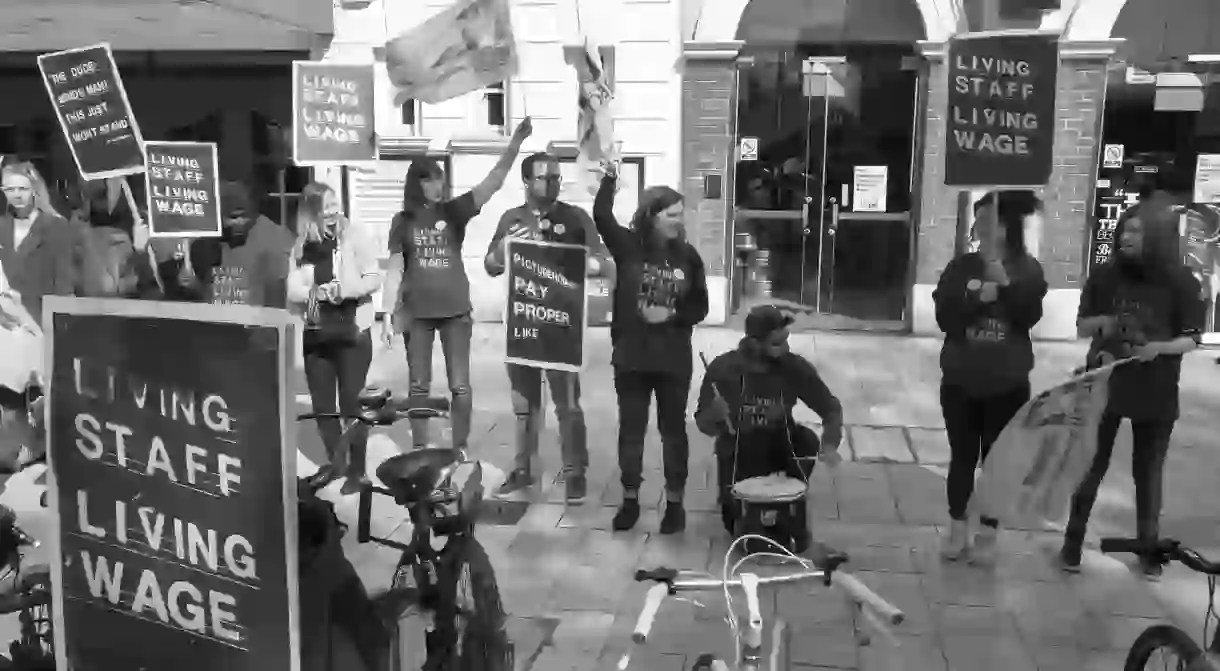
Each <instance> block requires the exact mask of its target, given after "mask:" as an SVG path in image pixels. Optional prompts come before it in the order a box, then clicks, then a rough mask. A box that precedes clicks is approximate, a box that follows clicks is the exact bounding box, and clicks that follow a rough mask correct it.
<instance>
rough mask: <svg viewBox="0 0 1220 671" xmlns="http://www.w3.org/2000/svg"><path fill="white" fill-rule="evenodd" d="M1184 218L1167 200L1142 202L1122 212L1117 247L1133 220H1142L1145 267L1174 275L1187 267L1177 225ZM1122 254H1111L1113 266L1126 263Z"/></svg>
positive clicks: (1115, 231) (1115, 230)
mask: <svg viewBox="0 0 1220 671" xmlns="http://www.w3.org/2000/svg"><path fill="white" fill-rule="evenodd" d="M1180 218H1181V213H1179V212H1178V211H1177V210H1176V208H1174V207H1173V206H1172V205H1171V204H1170V203H1169V202H1167V201H1149V202H1144V203H1140V204H1139V205H1136V206H1135V207H1133V208H1131V209H1129V210H1127V211H1126V212H1123V213H1122V215H1121V216H1119V218H1118V224H1117V225H1116V226H1115V227H1114V244H1115V245H1116V246H1117V245H1118V244H1120V242H1121V240H1122V237H1123V231H1125V230H1126V228H1127V226H1128V225H1130V223H1131V221H1132V220H1133V219H1139V220H1140V222H1141V223H1142V224H1143V225H1144V244H1143V254H1142V258H1141V259H1140V261H1141V262H1142V264H1143V266H1144V267H1145V268H1146V269H1147V270H1150V271H1153V272H1172V271H1173V270H1174V269H1176V268H1178V267H1179V266H1183V265H1185V261H1184V260H1183V258H1182V251H1181V247H1180V244H1181V240H1180V238H1181V236H1180V235H1179V233H1178V223H1179V221H1180ZM1123 260H1124V259H1123V258H1122V252H1118V251H1117V250H1116V253H1114V254H1111V255H1110V262H1111V263H1121V262H1123Z"/></svg>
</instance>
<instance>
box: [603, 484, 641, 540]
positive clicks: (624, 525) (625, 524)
mask: <svg viewBox="0 0 1220 671" xmlns="http://www.w3.org/2000/svg"><path fill="white" fill-rule="evenodd" d="M639 521H640V499H639V493H638V492H624V493H623V505H621V506H619V509H618V512H616V513H614V520H613V521H611V523H610V524H611V527H612V528H613V529H614V530H615V531H630V530H631V529H633V528H635V524H636V522H639Z"/></svg>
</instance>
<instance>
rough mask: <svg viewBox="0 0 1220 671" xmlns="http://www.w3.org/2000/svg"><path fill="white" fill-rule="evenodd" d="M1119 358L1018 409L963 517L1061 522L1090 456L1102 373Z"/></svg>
mask: <svg viewBox="0 0 1220 671" xmlns="http://www.w3.org/2000/svg"><path fill="white" fill-rule="evenodd" d="M1126 361H1129V359H1124V360H1122V361H1119V362H1115V363H1112V364H1109V365H1107V366H1102V367H1101V368H1097V369H1094V370H1090V371H1086V372H1084V373H1082V374H1080V375H1077V376H1076V377H1073V378H1072V379H1070V380H1068V381H1067V382H1064V383H1063V384H1060V385H1059V386H1057V387H1053V388H1051V389H1048V390H1046V391H1044V392H1042V393H1040V394H1038V395H1037V396H1035V397H1034V398H1032V399H1030V400H1029V402H1028V403H1026V404H1025V405H1024V406H1022V407H1021V409H1020V410H1019V411H1018V412H1017V414H1016V416H1014V417H1013V418H1012V420H1011V421H1009V422H1008V426H1006V427H1004V430H1003V431H1002V432H1001V433H1000V436H999V438H997V439H996V441H995V444H994V445H992V447H991V452H990V454H988V456H987V460H986V461H985V462H984V463H983V472H982V473H981V474H980V475H979V478H978V481H977V482H976V483H975V486H974V495H973V496H972V497H971V499H970V514H971V515H981V516H987V517H994V518H996V519H998V520H1000V523H1001V524H1002V525H1004V526H1009V527H1011V526H1017V525H1030V526H1035V527H1037V526H1043V525H1046V524H1048V523H1049V524H1050V525H1053V526H1057V525H1059V524H1061V523H1062V522H1063V521H1064V520H1065V519H1066V517H1067V514H1068V508H1069V506H1070V504H1071V500H1072V495H1073V494H1075V493H1076V488H1077V487H1079V485H1080V482H1081V481H1082V480H1083V479H1084V476H1085V474H1086V473H1087V472H1088V470H1089V468H1090V467H1091V466H1092V464H1093V456H1094V455H1095V454H1096V453H1097V425H1098V422H1099V421H1100V420H1101V415H1102V412H1103V411H1104V410H1105V409H1106V403H1107V402H1108V401H1109V398H1110V373H1111V372H1112V371H1113V370H1114V367H1115V366H1121V365H1123V364H1124V363H1125V362H1126Z"/></svg>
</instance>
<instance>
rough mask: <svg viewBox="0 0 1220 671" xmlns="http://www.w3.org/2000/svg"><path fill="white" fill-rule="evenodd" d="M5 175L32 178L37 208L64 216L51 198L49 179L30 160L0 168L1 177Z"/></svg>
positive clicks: (31, 182)
mask: <svg viewBox="0 0 1220 671" xmlns="http://www.w3.org/2000/svg"><path fill="white" fill-rule="evenodd" d="M4 175H21V176H22V177H25V178H26V179H28V180H30V187H31V188H32V189H33V190H34V209H35V210H37V211H39V212H42V213H44V214H53V215H55V216H57V217H62V216H63V215H61V214H60V213H59V211H58V210H56V209H55V203H54V202H53V201H52V200H51V189H50V188H48V187H47V181H46V180H45V179H43V178H42V175H41V174H39V173H38V168H35V167H34V164H33V163H30V162H29V161H22V162H20V163H10V164H8V165H6V166H4V167H3V168H0V178H3V176H4Z"/></svg>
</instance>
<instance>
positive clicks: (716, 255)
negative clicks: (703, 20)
mask: <svg viewBox="0 0 1220 671" xmlns="http://www.w3.org/2000/svg"><path fill="white" fill-rule="evenodd" d="M736 57H737V49H736V48H735V47H734V48H726V47H725V46H724V45H712V46H710V47H708V48H695V47H692V46H691V45H687V50H686V54H685V62H684V64H683V70H682V193H683V195H685V196H686V234H687V238H688V239H689V240H690V241H691V242H692V244H694V245H695V247H696V249H698V250H699V255H700V256H702V257H703V262H704V264H705V265H706V266H707V273H708V274H709V275H718V276H724V275H726V274H727V271H726V269H725V253H726V252H725V231H726V228H727V225H728V213H729V212H731V211H732V207H733V203H732V199H733V193H732V184H733V181H732V173H731V171H732V169H733V164H734V161H733V158H734V157H733V150H734V149H733V145H734V140H733V137H734V132H735V131H734V126H735V125H736V116H737V115H736V110H735V105H734V98H733V95H734V92H733V86H734V81H735V78H736V72H737V70H736V67H737V66H736ZM712 173H719V174H720V176H721V194H720V195H721V198H719V199H715V200H713V199H708V198H704V197H703V183H704V176H705V175H708V174H712Z"/></svg>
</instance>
